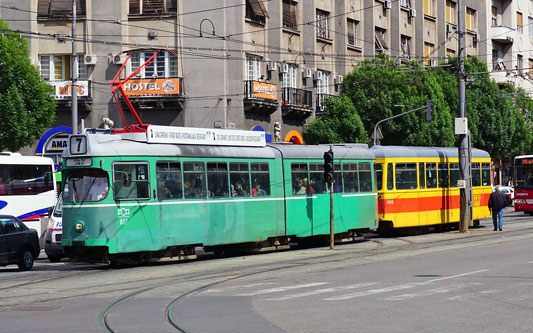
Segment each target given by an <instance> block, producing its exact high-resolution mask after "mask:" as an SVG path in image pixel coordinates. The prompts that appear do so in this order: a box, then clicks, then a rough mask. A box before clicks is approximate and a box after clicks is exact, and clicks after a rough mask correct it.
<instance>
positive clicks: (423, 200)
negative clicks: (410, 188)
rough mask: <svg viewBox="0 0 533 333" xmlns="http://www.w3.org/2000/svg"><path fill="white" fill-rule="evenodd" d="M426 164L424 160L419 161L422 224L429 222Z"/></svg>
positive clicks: (419, 200)
mask: <svg viewBox="0 0 533 333" xmlns="http://www.w3.org/2000/svg"><path fill="white" fill-rule="evenodd" d="M426 193H427V191H426V166H425V164H424V162H419V163H418V224H419V225H420V226H423V225H426V224H429V222H430V221H428V217H427V215H428V214H427V211H428V210H429V206H428V204H427V202H428V201H427V198H426Z"/></svg>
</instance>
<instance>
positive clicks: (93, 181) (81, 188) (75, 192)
mask: <svg viewBox="0 0 533 333" xmlns="http://www.w3.org/2000/svg"><path fill="white" fill-rule="evenodd" d="M108 192H109V180H108V178H107V173H105V172H104V171H103V170H99V169H85V170H74V171H72V172H70V173H69V174H68V176H67V181H66V183H65V188H64V190H63V200H64V201H66V202H74V203H81V202H88V201H89V202H95V201H101V200H104V199H105V198H106V197H107V194H108Z"/></svg>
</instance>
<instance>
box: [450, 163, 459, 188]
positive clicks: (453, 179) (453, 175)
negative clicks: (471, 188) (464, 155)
mask: <svg viewBox="0 0 533 333" xmlns="http://www.w3.org/2000/svg"><path fill="white" fill-rule="evenodd" d="M458 181H459V163H450V187H457V186H458V185H457V182H458Z"/></svg>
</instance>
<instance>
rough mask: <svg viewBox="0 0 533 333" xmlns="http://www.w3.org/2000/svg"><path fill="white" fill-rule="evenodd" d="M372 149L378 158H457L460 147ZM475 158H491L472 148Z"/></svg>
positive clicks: (379, 147) (484, 152)
mask: <svg viewBox="0 0 533 333" xmlns="http://www.w3.org/2000/svg"><path fill="white" fill-rule="evenodd" d="M370 150H371V151H372V152H373V153H374V155H375V156H376V158H386V157H388V158H394V157H437V158H450V157H454V158H457V157H458V155H459V152H458V149H457V148H453V147H408V146H373V147H372V148H370ZM472 157H473V158H490V155H489V153H487V152H486V151H484V150H481V149H476V148H472Z"/></svg>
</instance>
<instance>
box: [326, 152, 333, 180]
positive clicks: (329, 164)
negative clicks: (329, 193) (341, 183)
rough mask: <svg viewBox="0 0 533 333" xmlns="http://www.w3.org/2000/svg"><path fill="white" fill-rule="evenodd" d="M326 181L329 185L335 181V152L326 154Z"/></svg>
mask: <svg viewBox="0 0 533 333" xmlns="http://www.w3.org/2000/svg"><path fill="white" fill-rule="evenodd" d="M324 180H325V181H326V182H327V183H330V184H331V182H332V181H333V150H331V149H330V150H329V151H327V152H325V153H324Z"/></svg>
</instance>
